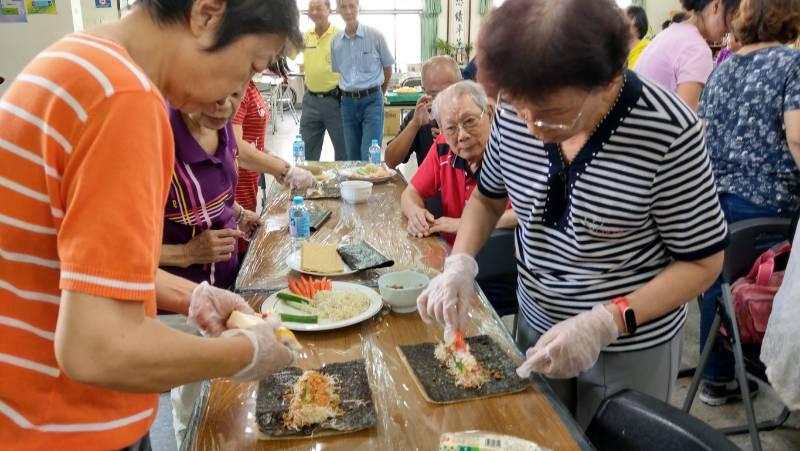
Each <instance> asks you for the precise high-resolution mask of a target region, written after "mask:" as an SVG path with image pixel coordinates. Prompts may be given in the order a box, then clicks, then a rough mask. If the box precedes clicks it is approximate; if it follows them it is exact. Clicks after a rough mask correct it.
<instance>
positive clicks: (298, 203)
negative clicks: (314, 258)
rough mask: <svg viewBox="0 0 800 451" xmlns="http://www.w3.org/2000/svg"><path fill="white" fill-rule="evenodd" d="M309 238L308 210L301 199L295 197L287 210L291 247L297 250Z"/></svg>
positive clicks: (309, 222)
mask: <svg viewBox="0 0 800 451" xmlns="http://www.w3.org/2000/svg"><path fill="white" fill-rule="evenodd" d="M309 236H311V221H310V220H309V216H308V208H306V203H305V201H304V200H303V198H302V197H300V196H296V197H295V198H294V199H292V206H291V208H289V237H290V238H291V239H292V246H293V247H294V248H295V249H299V248H300V246H301V245H302V244H303V242H304V241H306V240H308V237H309Z"/></svg>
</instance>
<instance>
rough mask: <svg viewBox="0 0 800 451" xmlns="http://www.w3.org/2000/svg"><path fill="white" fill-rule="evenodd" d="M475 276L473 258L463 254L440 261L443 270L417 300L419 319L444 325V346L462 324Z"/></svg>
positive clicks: (472, 290)
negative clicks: (442, 263) (442, 262)
mask: <svg viewBox="0 0 800 451" xmlns="http://www.w3.org/2000/svg"><path fill="white" fill-rule="evenodd" d="M477 275H478V263H477V262H476V261H475V259H474V258H472V257H470V256H469V255H467V254H455V255H451V256H449V257H447V259H446V260H445V261H444V271H442V273H441V274H439V275H438V276H436V277H434V278H433V280H431V283H430V284H429V285H428V288H426V289H425V291H423V292H422V294H420V295H419V297H418V298H417V309H418V310H419V314H420V316H421V317H422V320H423V321H425V322H427V323H430V322H432V321H434V320H435V321H437V322H439V323H440V324H444V326H445V327H444V339H445V341H446V342H448V343H449V342H450V341H452V338H453V336H454V335H455V332H456V331H457V330H461V328H462V327H463V326H464V323H466V320H467V311H468V310H469V304H470V302H472V298H473V297H474V296H475V276H477Z"/></svg>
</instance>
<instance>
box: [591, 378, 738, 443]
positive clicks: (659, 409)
mask: <svg viewBox="0 0 800 451" xmlns="http://www.w3.org/2000/svg"><path fill="white" fill-rule="evenodd" d="M586 436H587V437H588V438H589V441H590V442H592V444H593V445H594V446H595V447H596V448H597V449H598V450H599V451H604V450H614V451H629V450H630V451H633V450H637V451H638V450H643V449H646V450H648V451H657V450H670V451H672V450H680V451H735V450H738V449H739V448H738V447H737V446H736V445H734V444H733V443H731V441H730V440H728V439H727V438H726V437H725V435H724V434H722V433H721V432H719V431H717V430H715V429H714V428H712V427H711V426H709V425H707V424H706V423H703V422H702V421H700V420H699V419H697V418H695V417H693V416H691V415H689V414H688V413H685V412H683V411H681V410H679V409H677V408H675V407H673V406H671V405H669V404H667V403H665V402H663V401H659V400H658V399H655V398H653V397H651V396H647V395H644V394H642V393H639V392H636V391H633V390H624V391H622V392H620V393H617V394H616V395H613V396H611V397H610V398H608V399H606V400H605V401H604V402H603V404H602V405H601V406H600V409H599V410H598V411H597V414H596V415H595V417H594V418H593V419H592V422H591V424H589V428H588V429H587V430H586Z"/></svg>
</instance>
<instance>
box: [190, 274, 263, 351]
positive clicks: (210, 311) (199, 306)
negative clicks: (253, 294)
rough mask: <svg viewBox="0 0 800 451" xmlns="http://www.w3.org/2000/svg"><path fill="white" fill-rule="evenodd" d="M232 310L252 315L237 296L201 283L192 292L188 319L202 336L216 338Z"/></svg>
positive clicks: (251, 310)
mask: <svg viewBox="0 0 800 451" xmlns="http://www.w3.org/2000/svg"><path fill="white" fill-rule="evenodd" d="M234 310H238V311H240V312H242V313H249V314H252V313H254V312H253V309H252V308H250V306H249V305H248V304H247V302H245V301H244V299H242V297H241V296H239V295H238V294H235V293H231V292H230V291H228V290H223V289H220V288H217V287H214V286H211V285H209V284H208V282H203V283H201V284H200V285H198V286H197V287H195V289H194V290H193V291H192V300H191V301H190V303H189V315H188V318H189V322H191V323H192V324H194V325H195V326H197V327H198V328H200V332H202V333H203V335H210V336H212V337H216V336H218V335H219V334H221V333H222V332H224V331H225V321H227V320H228V317H229V316H230V315H231V312H233V311H234Z"/></svg>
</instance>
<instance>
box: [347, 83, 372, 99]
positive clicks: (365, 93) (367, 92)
mask: <svg viewBox="0 0 800 451" xmlns="http://www.w3.org/2000/svg"><path fill="white" fill-rule="evenodd" d="M380 90H381V87H380V86H375V87H374V88H369V89H365V90H363V91H342V95H343V96H346V97H352V98H354V99H360V98H362V97H366V96H368V95H370V94H375V93H376V92H378V91H380Z"/></svg>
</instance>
